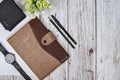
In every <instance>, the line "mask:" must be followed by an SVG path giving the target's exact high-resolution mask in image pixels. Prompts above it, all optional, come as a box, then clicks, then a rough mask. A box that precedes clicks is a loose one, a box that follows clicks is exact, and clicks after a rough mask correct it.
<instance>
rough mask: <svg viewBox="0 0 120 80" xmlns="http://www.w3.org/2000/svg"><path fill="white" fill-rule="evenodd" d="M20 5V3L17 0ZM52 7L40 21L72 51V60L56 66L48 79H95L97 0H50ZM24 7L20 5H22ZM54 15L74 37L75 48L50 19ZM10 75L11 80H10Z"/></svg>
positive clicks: (42, 13)
mask: <svg viewBox="0 0 120 80" xmlns="http://www.w3.org/2000/svg"><path fill="white" fill-rule="evenodd" d="M16 2H17V4H18V5H20V4H19V3H21V2H20V1H19V0H16ZM50 3H51V4H52V7H53V8H52V9H51V10H50V11H47V10H45V11H44V12H41V14H40V17H39V18H40V20H41V21H42V22H43V23H44V24H45V25H46V27H47V28H48V29H49V30H51V31H52V32H53V33H54V34H55V36H56V37H57V39H58V41H59V42H60V44H61V45H62V46H63V47H64V48H65V49H66V51H67V52H68V53H69V54H70V59H69V61H67V62H66V63H64V64H63V65H61V66H60V67H59V68H57V69H56V70H55V71H54V72H53V73H52V74H51V75H50V76H48V77H47V78H46V79H45V80H95V52H96V50H95V41H96V38H95V1H94V0H60V1H59V0H50ZM20 6H21V5H20ZM50 14H53V15H55V16H56V18H57V19H58V20H59V21H60V22H61V23H62V24H63V26H64V28H65V29H66V30H67V31H68V32H69V33H70V35H72V36H73V38H74V39H75V40H76V41H77V43H78V45H77V46H76V49H72V48H71V46H69V45H68V43H67V42H66V41H65V39H64V38H63V37H62V36H61V34H60V33H59V32H58V31H57V30H56V28H55V27H54V26H53V25H52V24H51V23H50V21H49V20H48V16H50ZM14 77H16V79H15V80H21V79H19V77H18V79H17V76H11V77H5V76H4V77H1V78H0V80H14ZM9 78H11V79H9Z"/></svg>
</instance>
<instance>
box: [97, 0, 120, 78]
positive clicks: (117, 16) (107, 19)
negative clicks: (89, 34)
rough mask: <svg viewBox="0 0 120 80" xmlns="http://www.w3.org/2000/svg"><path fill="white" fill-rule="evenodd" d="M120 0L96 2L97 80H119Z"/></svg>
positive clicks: (100, 0) (98, 0)
mask: <svg viewBox="0 0 120 80" xmlns="http://www.w3.org/2000/svg"><path fill="white" fill-rule="evenodd" d="M119 5H120V0H97V16H98V17H97V80H120V76H119V74H120V37H119V34H120V6H119Z"/></svg>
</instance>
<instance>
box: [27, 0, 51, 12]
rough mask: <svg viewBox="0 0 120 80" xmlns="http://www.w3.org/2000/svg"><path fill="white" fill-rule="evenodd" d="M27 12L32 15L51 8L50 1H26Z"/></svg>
mask: <svg viewBox="0 0 120 80" xmlns="http://www.w3.org/2000/svg"><path fill="white" fill-rule="evenodd" d="M25 3H26V10H27V11H28V12H30V13H31V14H34V13H35V11H41V10H42V9H44V8H48V9H49V8H50V4H49V2H48V0H26V2H25Z"/></svg>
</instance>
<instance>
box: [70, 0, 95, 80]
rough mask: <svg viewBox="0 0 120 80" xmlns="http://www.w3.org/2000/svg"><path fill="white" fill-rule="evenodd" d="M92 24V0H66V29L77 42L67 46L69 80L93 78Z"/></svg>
mask: <svg viewBox="0 0 120 80" xmlns="http://www.w3.org/2000/svg"><path fill="white" fill-rule="evenodd" d="M94 24H95V1H94V0H68V26H69V28H68V30H69V33H71V34H72V36H73V37H74V38H75V39H76V40H77V42H78V45H77V47H76V49H75V50H73V49H72V48H71V47H69V53H70V60H69V80H95V41H96V38H95V25H94Z"/></svg>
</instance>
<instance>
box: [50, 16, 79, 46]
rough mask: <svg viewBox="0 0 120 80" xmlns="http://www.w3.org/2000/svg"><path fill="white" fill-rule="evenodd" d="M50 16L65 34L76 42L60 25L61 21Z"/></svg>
mask: <svg viewBox="0 0 120 80" xmlns="http://www.w3.org/2000/svg"><path fill="white" fill-rule="evenodd" d="M51 17H52V18H53V20H54V21H55V22H56V23H57V25H58V26H59V27H60V28H61V29H62V30H63V31H64V32H65V33H66V34H67V36H68V37H69V38H70V39H71V40H72V41H73V43H74V44H77V42H76V41H75V40H74V39H73V38H72V37H71V36H70V34H69V33H68V32H67V31H66V30H65V29H64V28H63V26H62V25H61V23H60V22H59V21H58V20H57V19H56V18H55V17H54V16H53V15H51Z"/></svg>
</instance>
